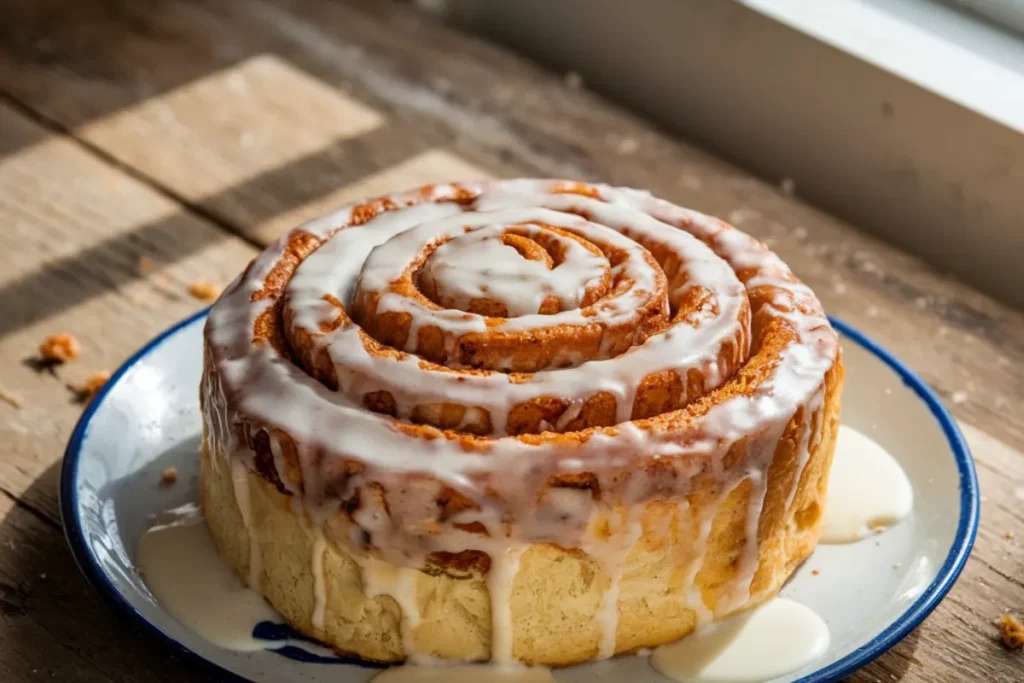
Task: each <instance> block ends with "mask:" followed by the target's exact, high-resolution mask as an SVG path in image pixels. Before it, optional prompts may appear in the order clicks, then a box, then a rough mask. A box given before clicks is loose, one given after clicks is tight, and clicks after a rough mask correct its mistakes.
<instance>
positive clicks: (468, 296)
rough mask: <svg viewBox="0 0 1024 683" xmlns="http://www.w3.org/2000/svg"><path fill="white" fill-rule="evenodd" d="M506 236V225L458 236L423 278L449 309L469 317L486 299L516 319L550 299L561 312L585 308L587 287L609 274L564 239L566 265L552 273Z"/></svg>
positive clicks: (523, 228)
mask: <svg viewBox="0 0 1024 683" xmlns="http://www.w3.org/2000/svg"><path fill="white" fill-rule="evenodd" d="M507 231H508V229H507V228H506V226H504V225H492V226H489V227H484V228H481V229H479V230H475V231H473V232H469V233H466V234H465V235H458V236H456V237H454V238H453V239H451V240H450V241H448V242H445V243H444V244H442V245H441V246H440V247H438V248H437V249H436V250H435V251H434V253H433V254H432V255H431V256H430V258H429V259H427V263H426V265H425V266H424V268H423V273H422V277H423V278H424V279H425V280H428V281H429V282H430V283H431V284H432V285H433V287H434V288H435V289H436V290H437V291H438V293H439V294H440V295H441V296H442V297H443V298H444V302H443V303H444V304H445V305H446V306H447V307H448V308H456V309H459V310H462V311H466V310H469V306H470V304H471V303H472V302H473V300H475V299H483V298H488V299H495V300H497V301H500V302H503V303H504V304H505V306H506V310H507V312H508V316H509V317H511V318H518V317H519V316H525V315H531V314H536V313H539V312H540V310H541V304H542V303H543V302H544V300H545V299H546V298H547V297H549V296H550V297H554V298H555V299H557V300H558V303H559V306H560V308H561V310H571V309H575V308H578V307H579V306H580V305H581V303H582V301H583V295H584V293H585V292H586V289H587V286H588V285H590V284H591V283H593V282H594V281H595V280H598V279H599V278H600V277H601V276H602V275H603V274H604V273H605V272H606V271H607V270H608V268H607V264H605V263H604V261H603V259H602V258H600V257H599V256H597V255H595V254H593V253H591V252H590V251H588V250H587V249H585V248H584V247H583V246H582V245H581V244H580V243H579V242H576V241H575V240H571V239H566V238H564V237H561V236H557V237H556V239H557V242H558V243H559V244H560V245H561V246H562V248H563V249H564V250H565V252H564V257H563V258H564V260H563V261H562V263H559V264H557V265H555V266H554V267H549V266H548V265H547V264H546V263H545V262H544V261H538V260H527V259H526V258H523V257H522V256H520V254H519V252H518V251H517V250H516V249H515V248H514V247H512V246H509V245H508V244H505V243H504V242H502V241H501V237H502V235H504V234H506V232H507ZM541 231H542V230H541V228H539V227H538V226H535V225H530V224H526V225H520V226H516V234H519V233H522V234H524V235H526V236H530V237H533V236H536V235H537V234H538V233H539V232H541ZM382 251H383V250H382Z"/></svg>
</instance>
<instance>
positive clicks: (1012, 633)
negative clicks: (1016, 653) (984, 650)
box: [996, 615, 1024, 650]
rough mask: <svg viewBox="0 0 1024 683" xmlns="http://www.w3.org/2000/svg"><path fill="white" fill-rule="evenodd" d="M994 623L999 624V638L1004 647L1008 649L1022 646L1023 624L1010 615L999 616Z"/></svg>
mask: <svg viewBox="0 0 1024 683" xmlns="http://www.w3.org/2000/svg"><path fill="white" fill-rule="evenodd" d="M996 624H998V625H999V639H1000V640H1001V641H1002V642H1003V646H1004V647H1006V648H1008V649H1010V650H1019V649H1021V648H1022V647H1024V624H1021V623H1020V622H1019V621H1017V619H1015V618H1014V617H1011V616H1010V615H1006V616H1004V617H1000V618H999V621H997V622H996Z"/></svg>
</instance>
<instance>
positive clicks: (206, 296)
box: [188, 280, 220, 301]
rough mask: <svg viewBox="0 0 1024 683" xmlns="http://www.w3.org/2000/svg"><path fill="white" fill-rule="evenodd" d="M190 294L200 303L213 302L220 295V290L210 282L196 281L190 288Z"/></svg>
mask: <svg viewBox="0 0 1024 683" xmlns="http://www.w3.org/2000/svg"><path fill="white" fill-rule="evenodd" d="M188 293H189V294H191V295H192V296H194V297H195V298H197V299H199V300H200V301H213V300H214V299H216V298H217V296H218V295H220V288H219V287H217V285H215V284H213V283H212V282H210V281H209V280H196V281H195V282H193V283H192V284H191V285H189V286H188Z"/></svg>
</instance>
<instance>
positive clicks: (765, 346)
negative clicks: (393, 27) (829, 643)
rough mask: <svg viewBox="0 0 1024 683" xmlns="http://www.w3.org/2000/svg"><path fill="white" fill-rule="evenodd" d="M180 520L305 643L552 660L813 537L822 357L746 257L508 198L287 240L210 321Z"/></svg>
mask: <svg viewBox="0 0 1024 683" xmlns="http://www.w3.org/2000/svg"><path fill="white" fill-rule="evenodd" d="M204 368H205V372H204V377H203V383H202V388H201V396H202V404H203V415H204V440H203V456H202V458H203V462H202V464H203V467H202V491H203V507H204V510H205V513H206V517H207V520H208V523H209V525H210V529H211V531H212V533H213V536H214V538H215V540H216V542H217V544H218V546H219V548H220V550H221V552H222V553H223V555H224V557H225V559H226V560H227V561H228V562H229V563H230V564H231V566H232V567H233V568H234V569H235V570H236V571H237V572H238V574H239V575H240V576H242V577H243V578H245V580H247V581H248V583H249V585H250V586H252V587H253V588H254V589H256V590H257V591H259V592H260V593H261V594H262V595H264V596H265V597H266V599H267V600H268V601H269V602H270V603H271V604H272V605H273V606H274V607H275V608H276V609H277V610H278V611H279V612H280V613H281V614H282V615H283V617H284V618H285V619H286V620H287V621H288V622H289V623H291V624H292V625H293V626H294V627H295V628H297V629H298V630H300V631H302V632H303V633H305V634H307V635H309V636H311V637H314V638H316V639H318V640H320V641H323V642H324V643H327V644H328V645H330V646H332V647H333V648H335V649H336V650H338V651H340V652H344V653H348V654H354V655H358V656H359V657H363V658H366V659H371V660H379V661H387V662H391V661H398V660H402V659H405V658H415V657H433V658H442V659H450V660H487V659H492V660H497V661H503V660H521V661H523V662H527V663H530V664H546V665H566V664H572V663H576V662H581V661H585V660H588V659H594V658H600V657H609V656H612V655H614V654H616V653H624V652H632V651H636V650H638V649H641V648H647V647H652V646H656V645H659V644H662V643H665V642H669V641H673V640H677V639H679V638H681V637H683V636H685V635H686V634H688V633H689V632H690V631H692V630H693V629H694V628H695V627H696V626H697V625H698V624H700V623H702V622H704V621H707V620H712V619H718V618H721V617H723V616H725V615H728V614H730V613H732V612H735V611H737V610H743V609H746V608H749V607H752V606H753V605H756V604H758V603H760V602H762V601H764V600H765V599H767V598H769V597H771V596H772V595H774V594H775V593H776V592H777V591H778V590H779V588H780V587H781V586H782V584H783V582H784V581H785V580H786V578H787V577H788V576H789V575H790V573H791V572H792V571H793V569H794V568H795V567H796V566H797V565H798V564H799V563H800V562H801V561H802V560H803V559H804V558H806V557H807V556H808V554H810V552H811V551H812V550H813V549H814V546H815V544H816V543H817V540H818V536H819V533H820V522H821V511H822V506H823V503H824V498H825V493H826V484H827V480H828V471H829V465H830V461H831V457H832V451H833V446H834V442H835V435H836V431H837V425H838V416H839V394H840V386H841V384H842V375H843V369H842V364H841V361H840V357H839V347H838V343H837V338H836V334H835V332H834V331H833V330H832V328H831V327H830V325H829V323H828V320H827V318H826V317H825V315H824V313H823V312H822V308H821V305H820V303H819V302H818V300H817V299H816V298H815V296H814V294H813V293H812V292H811V291H810V290H809V289H808V288H807V287H806V286H805V285H803V284H802V283H801V282H799V281H798V280H797V279H796V277H795V276H794V275H793V274H792V273H791V272H790V270H789V269H788V268H787V267H786V266H785V264H783V263H782V261H781V260H780V259H779V258H778V257H777V256H776V255H775V254H773V253H772V252H771V251H769V250H768V249H767V248H766V247H765V246H764V245H763V244H761V243H759V242H758V241H756V240H754V239H753V238H751V237H749V236H747V235H746V234H744V233H742V232H740V231H739V230H736V229H734V228H732V227H731V226H729V225H726V224H725V223H723V222H721V221H718V220H716V219H713V218H710V217H708V216H704V215H702V214H699V213H696V212H694V211H690V210H687V209H683V208H680V207H678V206H675V205H673V204H670V203H668V202H665V201H662V200H659V199H656V198H654V197H652V196H650V195H649V194H647V193H645V192H640V191H637V190H630V189H622V188H613V187H608V186H604V185H584V184H581V183H572V182H563V181H549V180H514V181H500V182H485V183H468V184H454V185H437V186H429V187H425V188H421V189H419V190H415V191H412V192H407V193H404V194H396V195H392V196H389V197H380V198H377V199H373V200H370V201H367V202H364V203H360V204H354V205H351V206H347V207H344V208H343V209H341V210H339V211H337V212H336V213H333V214H331V215H329V216H326V217H324V218H322V219H319V220H316V221H313V222H312V223H309V224H307V225H304V226H302V227H300V228H298V229H295V230H293V231H292V232H290V233H288V234H287V235H285V236H284V237H282V238H281V239H280V240H278V241H277V242H276V243H275V244H274V245H273V246H271V247H270V248H268V249H267V250H266V251H265V252H264V253H263V254H261V255H260V256H258V257H257V258H256V259H255V260H254V261H253V262H252V263H251V264H250V265H249V267H248V268H247V269H246V271H245V272H244V273H243V274H242V275H241V276H240V277H239V278H238V279H237V280H236V281H235V282H234V283H233V284H232V285H231V286H230V287H229V288H228V289H227V290H226V291H225V293H224V295H223V296H222V297H221V299H220V300H219V301H218V302H217V304H216V305H215V306H214V307H213V310H212V312H211V314H210V318H209V322H208V324H207V326H206V332H205V364H204Z"/></svg>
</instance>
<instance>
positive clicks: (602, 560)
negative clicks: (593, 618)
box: [582, 508, 643, 659]
mask: <svg viewBox="0 0 1024 683" xmlns="http://www.w3.org/2000/svg"><path fill="white" fill-rule="evenodd" d="M634 510H635V508H630V512H633V511H634ZM634 516H635V515H634V514H627V516H626V519H625V520H624V522H623V523H622V528H621V529H615V530H613V531H612V533H611V535H610V537H609V538H608V539H596V538H594V537H593V533H590V534H588V537H587V538H586V539H585V540H584V543H583V545H582V548H583V550H584V551H585V552H586V553H587V554H588V555H589V556H590V557H592V558H594V559H595V560H597V562H598V564H599V565H601V568H602V569H603V570H604V573H605V574H606V575H607V576H608V579H609V583H608V589H607V590H606V591H604V592H603V593H602V595H601V605H600V606H599V607H598V609H597V623H598V626H599V633H600V640H599V641H598V650H597V657H598V659H608V658H609V657H613V656H615V642H616V636H617V634H618V626H619V593H620V592H621V590H620V589H621V583H622V574H623V572H624V571H625V569H626V559H627V558H628V557H629V554H630V553H631V552H632V551H633V546H635V545H636V542H637V541H638V540H639V539H640V535H641V534H642V532H643V526H642V524H641V523H640V522H639V520H636V519H633V517H634ZM591 529H593V527H591Z"/></svg>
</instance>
